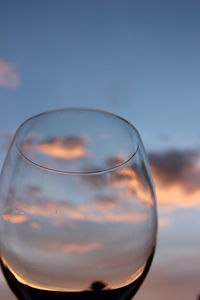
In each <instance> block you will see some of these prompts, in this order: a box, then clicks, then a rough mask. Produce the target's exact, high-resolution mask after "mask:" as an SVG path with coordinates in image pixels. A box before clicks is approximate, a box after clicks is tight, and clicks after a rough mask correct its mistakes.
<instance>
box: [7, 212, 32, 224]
mask: <svg viewBox="0 0 200 300" xmlns="http://www.w3.org/2000/svg"><path fill="white" fill-rule="evenodd" d="M3 220H4V221H6V222H10V223H14V224H21V223H24V222H26V221H27V220H28V218H27V216H21V215H14V214H4V215H3Z"/></svg>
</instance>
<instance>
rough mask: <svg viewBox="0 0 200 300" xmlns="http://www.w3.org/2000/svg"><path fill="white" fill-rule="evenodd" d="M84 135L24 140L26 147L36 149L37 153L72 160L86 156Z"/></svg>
mask: <svg viewBox="0 0 200 300" xmlns="http://www.w3.org/2000/svg"><path fill="white" fill-rule="evenodd" d="M86 140H87V138H86V137H85V136H67V137H57V138H56V137H52V138H48V139H47V140H46V141H43V142H39V143H38V142H36V143H34V141H31V140H30V141H28V140H27V141H26V142H25V143H24V144H23V148H24V150H26V148H29V149H32V150H36V151H37V152H38V153H41V154H46V155H48V156H52V157H55V158H58V159H67V160H74V159H78V158H83V157H86V156H88V152H87V151H86V149H85V142H86Z"/></svg>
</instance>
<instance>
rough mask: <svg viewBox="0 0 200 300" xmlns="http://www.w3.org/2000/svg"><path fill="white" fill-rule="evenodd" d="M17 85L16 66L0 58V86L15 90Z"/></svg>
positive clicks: (18, 78)
mask: <svg viewBox="0 0 200 300" xmlns="http://www.w3.org/2000/svg"><path fill="white" fill-rule="evenodd" d="M19 85H20V76H19V73H18V70H17V65H16V64H13V63H11V62H8V61H6V60H4V59H2V58H0V86H2V87H5V88H11V89H15V88H17V87H18V86H19Z"/></svg>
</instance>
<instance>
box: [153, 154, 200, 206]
mask: <svg viewBox="0 0 200 300" xmlns="http://www.w3.org/2000/svg"><path fill="white" fill-rule="evenodd" d="M149 160H150V164H151V167H152V172H153V177H154V181H155V186H156V193H157V198H158V203H159V204H160V205H161V207H163V206H165V207H168V208H169V207H171V208H175V207H182V208H188V207H195V206H200V154H199V153H198V152H197V151H192V150H191V151H183V150H182V151H181V150H180V151H179V150H169V151H165V152H154V153H150V154H149Z"/></svg>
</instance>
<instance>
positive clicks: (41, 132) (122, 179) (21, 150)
mask: <svg viewBox="0 0 200 300" xmlns="http://www.w3.org/2000/svg"><path fill="white" fill-rule="evenodd" d="M0 199H1V201H0V257H1V267H2V271H3V274H4V276H5V278H6V280H7V282H8V284H9V286H10V288H11V290H12V291H13V293H14V294H15V295H16V297H17V298H18V299H20V300H36V299H37V300H39V299H43V300H44V299H53V300H55V299H56V300H60V299H109V300H111V299H116V300H117V299H120V300H122V299H131V298H132V297H133V296H134V294H135V293H136V291H137V290H138V288H139V286H140V285H141V283H142V281H143V280H144V278H145V276H146V274H147V272H148V270H149V267H150V265H151V261H152V258H153V254H154V249H155V244H156V230H157V213H156V203H155V193H154V188H153V183H152V178H151V174H150V170H149V166H148V161H147V157H146V154H145V151H144V148H143V145H142V141H141V138H140V136H139V134H138V131H137V130H136V128H135V127H134V126H133V125H131V124H130V123H129V122H128V121H126V120H125V119H123V118H121V117H119V116H116V115H114V114H111V113H108V112H105V111H99V110H93V109H84V108H65V109H58V110H54V111H48V112H44V113H41V114H38V115H36V116H33V117H32V118H30V119H28V120H27V121H25V122H24V123H23V124H22V125H21V126H20V127H19V128H18V130H17V131H16V134H15V136H14V138H13V141H12V144H11V146H10V149H9V151H8V154H7V158H6V160H5V163H4V167H3V170H2V174H1V179H0Z"/></svg>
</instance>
